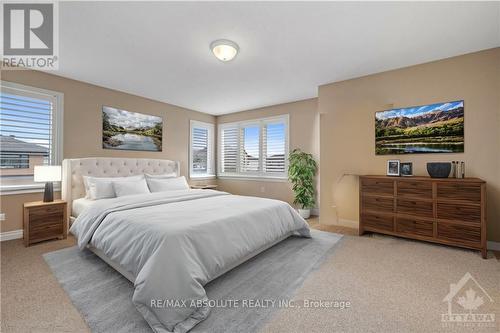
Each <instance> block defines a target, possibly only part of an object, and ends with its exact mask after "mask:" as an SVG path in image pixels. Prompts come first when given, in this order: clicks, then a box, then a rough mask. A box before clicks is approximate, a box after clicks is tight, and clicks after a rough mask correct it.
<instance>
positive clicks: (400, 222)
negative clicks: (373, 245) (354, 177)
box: [359, 176, 486, 258]
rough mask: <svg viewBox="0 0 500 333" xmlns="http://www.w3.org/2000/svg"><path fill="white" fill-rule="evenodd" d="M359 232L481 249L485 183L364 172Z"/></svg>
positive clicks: (361, 185)
mask: <svg viewBox="0 0 500 333" xmlns="http://www.w3.org/2000/svg"><path fill="white" fill-rule="evenodd" d="M359 193H360V195H359V197H360V198H359V234H360V235H362V234H363V233H365V232H366V231H371V232H377V233H383V234H388V235H393V236H400V237H407V238H412V239H418V240H424V241H430V242H435V243H441V244H447V245H455V246H460V247H465V248H470V249H477V250H481V254H482V256H483V258H486V183H485V182H484V181H483V180H481V179H478V178H465V179H454V178H443V179H441V178H429V177H389V176H361V177H360V182H359Z"/></svg>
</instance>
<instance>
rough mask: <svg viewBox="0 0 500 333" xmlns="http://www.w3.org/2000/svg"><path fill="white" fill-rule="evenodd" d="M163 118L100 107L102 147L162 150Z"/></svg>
mask: <svg viewBox="0 0 500 333" xmlns="http://www.w3.org/2000/svg"><path fill="white" fill-rule="evenodd" d="M162 135H163V119H162V118H161V117H158V116H151V115H148V114H143V113H137V112H130V111H125V110H120V109H117V108H112V107H109V106H103V107H102V148H104V149H120V150H143V151H162V146H161V145H162Z"/></svg>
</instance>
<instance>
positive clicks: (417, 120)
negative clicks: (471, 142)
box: [375, 101, 464, 155]
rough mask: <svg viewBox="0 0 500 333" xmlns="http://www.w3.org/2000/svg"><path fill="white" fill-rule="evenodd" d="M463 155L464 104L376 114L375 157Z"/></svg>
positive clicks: (458, 103) (445, 104)
mask: <svg viewBox="0 0 500 333" xmlns="http://www.w3.org/2000/svg"><path fill="white" fill-rule="evenodd" d="M463 152H464V101H454V102H446V103H435V104H429V105H421V106H413V107H407V108H402V109H392V110H386V111H379V112H376V113H375V154H376V155H396V154H423V153H463Z"/></svg>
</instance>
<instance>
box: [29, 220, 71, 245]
mask: <svg viewBox="0 0 500 333" xmlns="http://www.w3.org/2000/svg"><path fill="white" fill-rule="evenodd" d="M62 234H63V225H62V223H59V224H49V225H43V226H38V227H36V228H33V229H31V231H30V239H31V241H39V240H44V239H50V238H56V237H58V236H61V235H62Z"/></svg>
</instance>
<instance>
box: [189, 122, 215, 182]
mask: <svg viewBox="0 0 500 333" xmlns="http://www.w3.org/2000/svg"><path fill="white" fill-rule="evenodd" d="M195 127H196V128H205V129H207V130H208V147H207V149H208V161H207V167H209V169H211V170H212V172H211V173H206V174H194V172H193V163H192V162H193V145H192V140H193V129H194V128H195ZM215 146H216V144H215V124H212V123H207V122H204V121H199V120H190V121H189V178H190V179H196V180H203V179H214V178H215V177H216V172H215V165H216V163H215V156H216V155H215ZM210 148H211V149H210ZM208 163H210V166H208Z"/></svg>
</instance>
